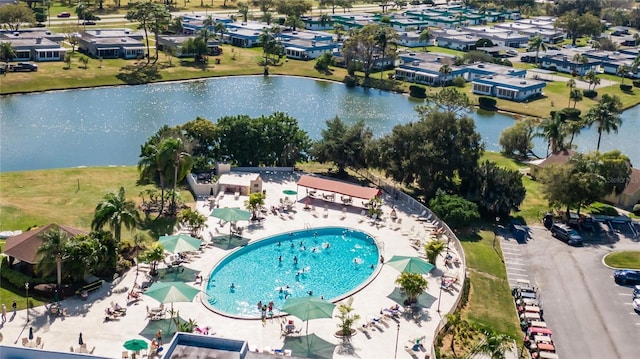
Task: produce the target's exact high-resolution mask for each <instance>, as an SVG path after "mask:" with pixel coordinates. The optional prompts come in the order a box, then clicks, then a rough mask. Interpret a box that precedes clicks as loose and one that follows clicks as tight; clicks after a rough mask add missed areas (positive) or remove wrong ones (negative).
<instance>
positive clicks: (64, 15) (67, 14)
mask: <svg viewBox="0 0 640 359" xmlns="http://www.w3.org/2000/svg"><path fill="white" fill-rule="evenodd" d="M58 17H71V13H68V12H66V11H65V12H61V13H59V14H58Z"/></svg>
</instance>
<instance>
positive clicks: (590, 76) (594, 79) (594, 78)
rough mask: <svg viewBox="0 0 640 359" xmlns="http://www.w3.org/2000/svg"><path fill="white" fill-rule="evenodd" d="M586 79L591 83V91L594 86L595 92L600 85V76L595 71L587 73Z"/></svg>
mask: <svg viewBox="0 0 640 359" xmlns="http://www.w3.org/2000/svg"><path fill="white" fill-rule="evenodd" d="M584 79H585V80H587V82H589V90H591V86H593V89H594V90H595V89H596V87H597V86H598V85H600V78H599V77H598V74H597V73H596V72H595V71H593V70H589V71H587V73H586V74H584Z"/></svg>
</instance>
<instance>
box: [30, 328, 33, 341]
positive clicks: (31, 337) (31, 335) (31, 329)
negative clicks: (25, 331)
mask: <svg viewBox="0 0 640 359" xmlns="http://www.w3.org/2000/svg"><path fill="white" fill-rule="evenodd" d="M29 340H33V327H29Z"/></svg>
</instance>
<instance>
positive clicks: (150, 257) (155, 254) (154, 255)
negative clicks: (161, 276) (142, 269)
mask: <svg viewBox="0 0 640 359" xmlns="http://www.w3.org/2000/svg"><path fill="white" fill-rule="evenodd" d="M163 259H164V248H163V247H162V245H160V244H159V243H155V244H154V245H153V246H152V247H151V248H150V249H148V250H146V251H145V252H144V253H142V254H141V255H140V260H141V261H142V262H143V263H149V264H151V271H149V274H150V275H152V276H156V275H158V262H159V261H161V260H163Z"/></svg>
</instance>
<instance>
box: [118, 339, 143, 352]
mask: <svg viewBox="0 0 640 359" xmlns="http://www.w3.org/2000/svg"><path fill="white" fill-rule="evenodd" d="M123 347H124V348H125V349H127V350H131V351H134V352H138V351H140V350H144V349H147V348H148V347H149V344H147V342H146V341H144V340H142V339H129V340H127V341H126V342H124V345H123Z"/></svg>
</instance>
